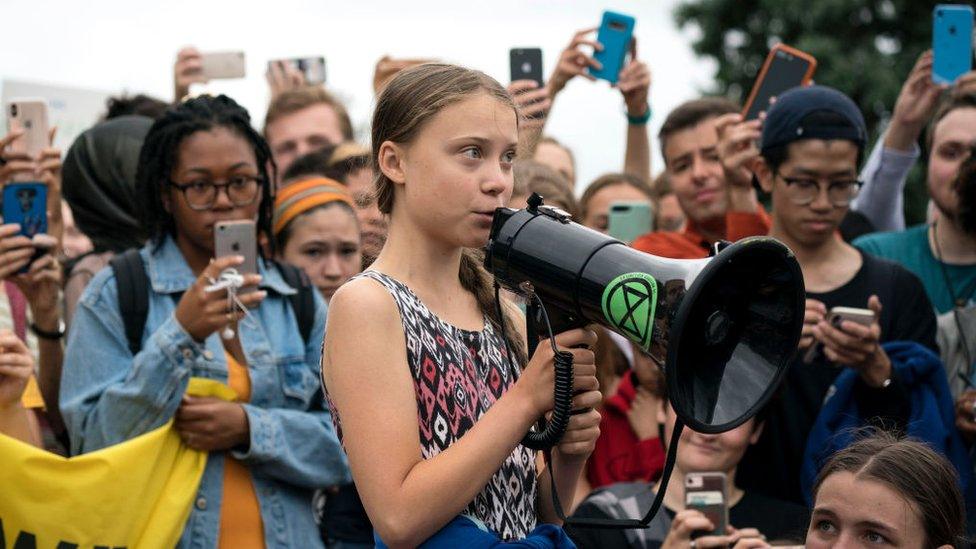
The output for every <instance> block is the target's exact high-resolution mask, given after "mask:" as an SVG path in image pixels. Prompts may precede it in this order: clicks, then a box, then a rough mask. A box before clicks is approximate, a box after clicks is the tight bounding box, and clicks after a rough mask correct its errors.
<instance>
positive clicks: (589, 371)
mask: <svg viewBox="0 0 976 549" xmlns="http://www.w3.org/2000/svg"><path fill="white" fill-rule="evenodd" d="M594 345H596V333H595V332H593V331H592V330H586V329H582V328H578V329H575V330H569V331H568V332H563V333H560V334H556V346H557V347H558V348H559V350H560V351H567V352H569V353H571V354H572V355H573V392H574V393H576V392H583V393H584V394H585V393H586V392H589V391H598V390H599V388H600V383H599V382H598V381H597V379H596V365H595V356H594V354H593V351H591V350H590V348H591V347H592V346H594ZM574 347H586V348H574ZM554 380H555V360H554V356H553V352H552V346H551V345H550V344H549V340H548V339H544V340H542V341H540V342H539V346H538V347H537V348H536V350H535V353H534V354H533V355H532V358H531V359H529V363H528V365H526V367H525V369H524V370H523V371H522V375H521V376H520V377H519V379H518V381H517V382H516V383H515V387H514V389H516V390H517V391H519V392H520V393H521V394H523V395H524V398H527V399H528V401H529V402H530V403H531V411H532V414H533V417H534V418H537V417H540V416H542V415H543V414H545V413H546V412H548V411H549V410H552V408H553V386H554ZM579 396H582V395H577V397H579ZM577 397H574V400H575V398H577ZM574 404H575V403H574ZM597 404H599V400H598V401H597Z"/></svg>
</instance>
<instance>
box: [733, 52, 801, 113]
mask: <svg viewBox="0 0 976 549" xmlns="http://www.w3.org/2000/svg"><path fill="white" fill-rule="evenodd" d="M770 53H771V55H772V60H771V61H770V62H769V68H768V69H767V70H766V72H765V74H761V75H760V78H761V80H759V81H757V82H756V83H755V85H754V86H753V88H754V89H755V90H756V91H755V93H754V97H753V100H752V103H750V104H749V105H748V109H747V110H746V114H745V118H746V120H755V119H756V118H759V113H760V112H762V111H765V110H768V109H769V101H770V99H772V98H773V97H776V96H777V95H781V94H783V92H786V91H789V90H791V89H793V88H795V87H797V86H802V85H803V83H804V82H803V80H804V78H805V77H806V75H807V72H808V71H809V70H810V62H809V61H808V60H807V59H804V58H802V57H797V56H796V55H793V54H792V53H790V52H788V51H784V50H781V49H776V50H774V51H773V52H770ZM756 86H758V88H757V87H756Z"/></svg>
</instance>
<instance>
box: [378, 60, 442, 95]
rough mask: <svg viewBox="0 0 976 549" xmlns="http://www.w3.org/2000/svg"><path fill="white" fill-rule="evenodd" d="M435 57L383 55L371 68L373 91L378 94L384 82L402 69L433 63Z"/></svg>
mask: <svg viewBox="0 0 976 549" xmlns="http://www.w3.org/2000/svg"><path fill="white" fill-rule="evenodd" d="M434 61H436V60H435V59H393V58H392V57H390V56H389V55H384V56H383V57H381V58H380V60H379V61H377V62H376V68H375V69H373V93H375V94H376V95H379V94H380V92H381V91H383V88H384V87H386V84H387V83H388V82H389V81H390V80H393V77H394V76H396V74H397V73H398V72H400V71H402V70H404V69H409V68H410V67H416V66H417V65H423V64H424V63H433V62H434Z"/></svg>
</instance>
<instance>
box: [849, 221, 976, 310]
mask: <svg viewBox="0 0 976 549" xmlns="http://www.w3.org/2000/svg"><path fill="white" fill-rule="evenodd" d="M928 228H929V226H928V225H916V226H915V227H912V228H910V229H907V230H904V231H901V232H891V233H874V234H869V235H864V236H862V237H860V238H858V239H856V240H855V241H854V245H855V246H857V247H858V248H860V249H862V250H864V251H865V252H867V253H869V254H872V255H876V256H878V257H883V258H885V259H888V260H891V261H894V262H896V263H899V264H901V265H902V266H904V267H905V268H906V269H908V270H909V271H911V272H913V273H915V276H917V277H918V278H920V279H921V280H922V284H923V285H924V286H925V291H926V293H928V294H929V299H930V300H931V301H932V305H934V306H935V309H936V310H937V311H938V312H939V314H942V313H945V312H947V311H950V310H952V305H953V303H952V294H951V293H950V292H949V288H947V287H946V280H945V279H946V275H948V277H949V282H950V283H951V284H952V290H953V292H955V296H956V298H957V299H958V298H963V299H965V300H966V302H967V304H969V305H976V263H974V264H969V265H953V264H951V263H942V266H944V267H945V274H943V271H942V267H940V265H939V261H937V260H936V259H935V256H934V255H932V249H931V247H930V246H929V239H928Z"/></svg>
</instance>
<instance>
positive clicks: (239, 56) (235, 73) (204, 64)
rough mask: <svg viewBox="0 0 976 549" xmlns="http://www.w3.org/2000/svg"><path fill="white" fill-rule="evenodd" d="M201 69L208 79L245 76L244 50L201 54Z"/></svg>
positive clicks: (227, 78)
mask: <svg viewBox="0 0 976 549" xmlns="http://www.w3.org/2000/svg"><path fill="white" fill-rule="evenodd" d="M200 69H201V73H202V75H203V77H204V78H205V79H207V80H229V79H234V78H244V76H245V64H244V52H243V51H220V52H209V53H203V54H200Z"/></svg>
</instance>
